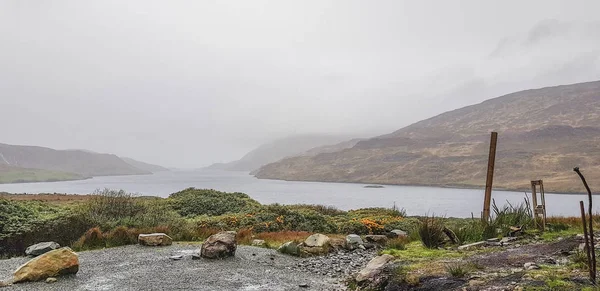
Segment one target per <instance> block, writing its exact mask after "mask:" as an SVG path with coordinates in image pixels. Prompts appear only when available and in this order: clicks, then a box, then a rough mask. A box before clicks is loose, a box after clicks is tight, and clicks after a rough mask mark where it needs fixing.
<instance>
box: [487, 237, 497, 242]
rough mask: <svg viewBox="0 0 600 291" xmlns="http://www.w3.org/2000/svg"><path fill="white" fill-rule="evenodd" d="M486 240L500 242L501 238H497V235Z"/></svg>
mask: <svg viewBox="0 0 600 291" xmlns="http://www.w3.org/2000/svg"><path fill="white" fill-rule="evenodd" d="M485 241H486V242H489V243H495V242H500V238H497V237H495V238H488V239H486V240H485Z"/></svg>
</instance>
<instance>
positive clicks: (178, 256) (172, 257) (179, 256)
mask: <svg viewBox="0 0 600 291" xmlns="http://www.w3.org/2000/svg"><path fill="white" fill-rule="evenodd" d="M169 259H171V260H173V261H179V260H183V255H177V256H170V257H169Z"/></svg>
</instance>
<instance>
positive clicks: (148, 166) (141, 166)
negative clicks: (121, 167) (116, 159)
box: [121, 157, 169, 173]
mask: <svg viewBox="0 0 600 291" xmlns="http://www.w3.org/2000/svg"><path fill="white" fill-rule="evenodd" d="M121 160H123V161H125V162H126V163H128V164H130V165H132V166H134V167H136V168H138V169H140V170H144V171H148V172H151V173H156V172H165V171H168V170H169V169H167V168H165V167H163V166H159V165H153V164H148V163H144V162H140V161H137V160H134V159H132V158H126V157H121Z"/></svg>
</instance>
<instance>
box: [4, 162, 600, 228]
mask: <svg viewBox="0 0 600 291" xmlns="http://www.w3.org/2000/svg"><path fill="white" fill-rule="evenodd" d="M364 185H365V184H350V183H319V182H290V181H277V180H259V179H256V178H254V177H253V176H251V175H249V174H248V173H244V172H227V171H215V170H197V171H171V172H161V173H156V174H154V175H142V176H113V177H97V178H93V179H89V180H82V181H69V182H52V183H26V184H0V192H9V193H69V194H87V193H92V192H93V191H94V190H96V189H103V188H110V189H123V190H126V191H128V192H132V193H139V194H143V195H154V196H160V197H167V196H168V195H169V194H171V193H174V192H177V191H179V190H182V189H185V188H188V187H196V188H211V189H215V190H220V191H227V192H234V191H235V192H243V193H246V194H248V195H250V196H251V197H252V198H254V199H256V200H258V201H259V202H261V203H283V204H295V203H309V204H323V205H332V206H335V207H337V208H339V209H344V210H349V209H356V208H364V207H392V206H393V205H394V203H395V204H396V205H397V206H398V207H399V208H405V209H406V211H407V213H408V214H409V215H424V214H426V213H429V214H433V213H435V214H436V215H445V216H447V217H471V213H473V214H474V216H475V217H479V216H480V213H481V209H482V205H483V190H482V189H449V188H436V187H413V186H385V188H364ZM524 197H525V193H523V192H507V191H494V192H493V194H492V198H494V199H495V200H496V203H497V204H498V205H499V206H500V205H503V204H505V203H506V201H509V202H510V203H512V204H513V205H515V204H518V203H521V202H523V198H524ZM580 200H583V201H586V202H587V196H585V195H565V194H546V208H547V211H548V215H566V216H579V215H580V212H579V201H580ZM598 204H600V203H597V204H596V205H598ZM595 208H596V207H595ZM594 210H595V212H599V210H600V205H599V206H598V207H597V208H596V209H594Z"/></svg>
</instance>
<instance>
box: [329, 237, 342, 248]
mask: <svg viewBox="0 0 600 291" xmlns="http://www.w3.org/2000/svg"><path fill="white" fill-rule="evenodd" d="M329 246H331V248H332V249H334V250H342V249H345V248H346V240H345V239H343V238H332V239H330V240H329Z"/></svg>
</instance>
